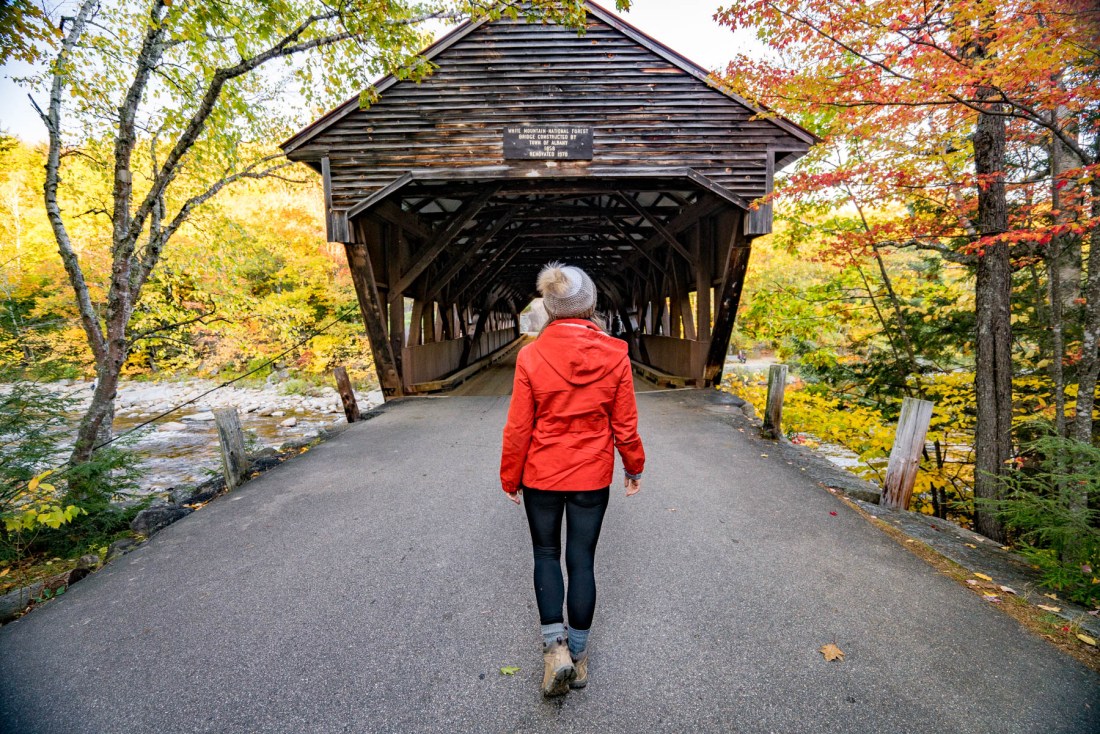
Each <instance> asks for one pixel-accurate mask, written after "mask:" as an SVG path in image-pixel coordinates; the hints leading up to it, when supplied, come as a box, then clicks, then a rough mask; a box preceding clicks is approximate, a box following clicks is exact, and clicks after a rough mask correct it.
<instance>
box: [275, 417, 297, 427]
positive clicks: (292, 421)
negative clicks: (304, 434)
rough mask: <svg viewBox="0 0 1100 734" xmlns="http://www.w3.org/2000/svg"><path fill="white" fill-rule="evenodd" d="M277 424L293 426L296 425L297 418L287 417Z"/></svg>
mask: <svg viewBox="0 0 1100 734" xmlns="http://www.w3.org/2000/svg"><path fill="white" fill-rule="evenodd" d="M279 425H280V426H281V427H283V428H293V427H294V426H296V425H298V419H297V418H287V419H286V420H285V421H283V422H282V423H280V424H279Z"/></svg>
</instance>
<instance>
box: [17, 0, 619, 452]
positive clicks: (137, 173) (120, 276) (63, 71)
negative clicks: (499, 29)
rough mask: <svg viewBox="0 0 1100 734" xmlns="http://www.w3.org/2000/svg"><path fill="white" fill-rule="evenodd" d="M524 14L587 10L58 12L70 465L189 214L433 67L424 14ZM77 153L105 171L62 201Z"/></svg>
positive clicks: (550, 5) (357, 4) (48, 96)
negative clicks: (354, 105) (105, 259)
mask: <svg viewBox="0 0 1100 734" xmlns="http://www.w3.org/2000/svg"><path fill="white" fill-rule="evenodd" d="M618 4H619V5H620V6H625V5H626V4H627V3H626V2H625V0H620V2H619V3H618ZM63 7H66V8H68V7H69V6H63ZM520 12H523V13H526V14H529V15H535V16H540V17H547V18H550V19H554V20H558V21H561V22H565V23H578V22H579V21H580V20H581V19H583V17H584V10H583V3H580V2H577V1H576V0H568V1H563V0H539V1H538V2H535V3H527V2H518V0H515V1H505V2H501V1H494V0H426V1H424V2H417V1H416V0H337V1H336V2H330V1H326V0H265V2H259V3H229V2H224V1H223V0H204V1H203V2H190V1H185V2H170V1H169V0H121V1H120V2H115V3H99V2H97V1H96V0H85V1H84V2H81V3H80V4H79V5H78V6H76V7H75V9H74V12H73V13H72V15H69V16H66V17H63V18H61V19H60V22H59V23H58V28H59V30H60V40H59V42H58V44H57V46H56V50H55V53H54V55H53V59H52V62H51V63H50V64H49V68H48V70H47V71H46V73H45V74H43V75H42V77H41V78H40V79H38V80H37V81H36V82H32V86H33V88H34V90H33V92H32V100H33V101H34V102H35V103H36V108H37V110H38V112H39V114H40V116H41V118H42V121H43V123H44V124H45V126H46V129H47V132H48V134H49V150H48V155H47V161H46V181H45V187H44V196H45V205H46V210H47V213H48V216H49V220H50V224H51V226H52V229H53V234H54V238H55V239H56V242H57V247H58V251H59V253H60V255H61V259H62V261H63V263H64V266H65V270H66V273H67V276H68V281H69V285H70V286H71V288H72V293H73V296H74V298H75V301H76V304H77V307H78V311H79V316H80V322H81V325H82V327H83V330H84V332H85V335H86V337H87V342H88V346H89V348H90V351H91V353H92V355H93V356H94V359H95V364H96V378H97V382H96V387H95V391H94V396H93V399H92V402H91V405H90V407H89V409H88V411H87V413H86V414H85V415H84V417H83V419H82V420H81V422H80V426H79V429H78V434H77V439H76V444H75V447H74V449H73V452H72V457H71V459H72V461H73V462H74V463H81V462H84V461H86V460H87V459H88V458H89V456H90V455H91V453H92V451H93V450H94V449H95V447H96V446H97V444H100V443H102V442H103V441H104V440H106V439H107V437H108V436H109V435H110V433H111V426H112V422H113V405H114V397H115V393H116V390H117V386H118V380H119V375H120V371H121V369H122V366H123V364H124V363H125V362H126V360H127V357H128V356H129V354H130V352H131V349H132V346H133V345H132V334H131V331H130V324H131V319H132V317H133V314H134V310H135V308H136V306H137V304H138V303H139V302H140V299H141V296H142V292H143V289H144V288H145V287H146V285H147V283H148V281H149V278H150V276H151V275H152V273H153V272H154V271H155V269H156V268H157V266H158V263H160V261H161V258H162V254H163V252H164V250H165V248H166V246H167V245H168V244H169V242H170V241H171V240H172V238H173V236H175V235H176V234H177V233H178V232H179V231H180V230H181V228H183V227H185V226H186V225H187V223H188V220H189V218H190V217H191V215H192V214H193V212H194V211H195V210H196V209H197V208H199V207H201V206H202V205H203V204H204V203H205V202H207V201H209V200H210V199H212V198H213V197H215V196H216V195H217V194H218V193H219V192H220V191H221V190H223V189H224V188H225V187H227V186H231V185H233V184H234V183H236V182H239V181H243V180H248V179H255V178H258V177H264V176H269V175H273V174H277V173H278V172H280V171H281V170H282V169H283V168H284V166H286V165H287V164H286V162H285V161H283V160H280V159H279V157H278V154H277V153H276V152H275V151H274V145H275V144H276V143H277V142H278V141H279V140H281V139H283V138H284V137H285V136H286V135H287V134H289V132H291V131H292V130H294V129H296V128H297V127H298V126H300V125H302V124H303V123H304V122H306V121H307V119H308V118H309V117H310V116H312V115H316V114H317V113H318V112H320V111H321V110H322V109H324V108H325V107H327V106H329V105H331V104H332V103H333V102H334V101H335V100H336V99H341V98H345V97H347V96H348V95H349V94H351V93H352V92H359V91H361V90H363V89H364V88H367V87H368V86H369V81H370V79H372V78H375V77H377V76H379V75H380V74H382V73H383V72H391V71H393V72H396V73H398V74H399V75H401V76H402V77H406V78H417V77H420V76H423V75H424V74H427V73H430V71H431V69H430V64H429V63H428V62H427V61H426V60H425V59H423V58H422V57H418V56H417V53H418V52H419V51H420V50H421V49H422V48H423V47H424V45H425V43H426V41H427V39H428V35H427V31H426V27H427V26H426V24H427V23H430V22H436V23H439V22H441V21H457V20H460V19H464V18H479V17H486V16H499V15H500V14H502V13H509V14H512V15H516V14H518V13H520ZM369 97H370V95H369V94H368V95H364V99H369ZM102 141H108V144H107V145H106V146H104V145H102V144H101V142H102ZM76 156H81V157H85V158H88V159H89V160H91V161H93V162H94V164H95V165H96V166H98V167H99V169H100V170H101V171H102V174H103V176H104V177H105V179H106V180H107V181H109V194H108V195H107V196H106V197H105V198H104V199H103V200H102V201H100V202H99V203H98V204H97V205H95V206H92V207H91V208H90V209H89V210H88V211H65V210H64V209H63V208H62V206H61V197H60V196H59V192H60V191H61V190H62V189H63V187H65V186H66V184H67V182H66V170H67V161H68V160H71V159H72V158H74V157H76ZM78 217H82V218H94V220H95V222H97V223H98V225H99V232H98V236H95V237H90V238H88V239H87V240H86V241H75V240H74V239H73V237H72V235H71V230H72V223H73V221H74V219H75V218H78ZM97 250H98V251H99V252H103V253H109V260H110V263H111V267H110V275H109V277H108V279H107V281H106V282H103V283H95V282H90V281H89V280H88V278H87V273H86V271H85V268H84V265H83V262H82V261H83V258H85V257H87V256H88V253H89V251H97Z"/></svg>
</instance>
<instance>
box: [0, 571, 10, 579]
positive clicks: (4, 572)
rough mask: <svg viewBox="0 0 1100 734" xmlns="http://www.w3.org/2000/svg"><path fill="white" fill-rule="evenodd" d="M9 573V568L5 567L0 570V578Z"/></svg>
mask: <svg viewBox="0 0 1100 734" xmlns="http://www.w3.org/2000/svg"><path fill="white" fill-rule="evenodd" d="M9 573H11V568H5V569H4V570H3V571H0V579H2V578H4V577H5V576H7V575H8V574H9Z"/></svg>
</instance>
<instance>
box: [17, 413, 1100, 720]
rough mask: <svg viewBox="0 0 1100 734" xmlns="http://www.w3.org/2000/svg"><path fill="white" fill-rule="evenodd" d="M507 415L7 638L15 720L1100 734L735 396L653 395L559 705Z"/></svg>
mask: <svg viewBox="0 0 1100 734" xmlns="http://www.w3.org/2000/svg"><path fill="white" fill-rule="evenodd" d="M507 402H508V401H507V398H503V397H439V398H424V399H410V400H406V401H402V402H398V403H395V404H392V405H390V406H388V407H387V408H386V409H385V410H384V411H383V412H382V413H381V414H380V415H378V416H377V417H375V418H373V419H372V420H370V421H367V422H365V423H362V424H359V425H355V426H352V427H350V428H349V429H348V430H347V431H345V432H344V433H342V434H340V435H339V436H337V437H335V438H334V439H332V440H330V441H328V442H327V443H325V444H323V445H321V446H319V447H317V448H316V449H314V450H312V451H310V452H308V453H307V454H305V455H303V456H301V457H299V458H296V459H294V460H293V461H291V462H289V463H287V464H286V465H284V466H282V467H280V468H279V469H276V470H274V471H272V472H270V473H268V474H266V475H264V476H262V477H260V478H258V479H256V480H255V481H253V482H250V483H249V484H247V485H245V486H244V487H243V488H241V489H240V490H238V491H236V492H234V493H232V494H229V495H226V496H224V497H221V498H219V499H217V500H215V501H214V502H213V503H211V504H210V505H208V506H206V507H205V508H203V509H202V510H201V511H198V512H196V513H194V514H193V515H191V516H189V517H187V518H185V519H183V520H181V521H180V522H178V523H176V524H175V525H172V526H171V527H169V528H167V529H166V530H164V531H163V532H161V533H159V534H158V535H156V536H154V537H153V538H152V540H151V541H150V542H149V543H147V544H145V545H144V546H142V547H140V548H139V549H137V550H136V551H134V552H133V553H131V554H129V555H127V556H124V557H122V558H121V559H119V560H117V561H115V562H114V563H112V564H111V565H110V566H109V567H108V568H106V569H105V570H103V571H101V572H99V573H97V574H95V575H93V576H92V577H91V578H89V579H87V580H85V581H82V582H81V583H80V584H77V585H76V586H74V587H73V588H72V589H71V590H70V591H69V592H68V593H67V594H65V595H64V596H63V597H61V598H59V599H58V600H56V601H52V602H50V603H48V604H46V605H45V606H44V607H42V608H40V609H38V610H36V611H35V612H33V613H32V614H30V615H28V616H27V617H25V618H23V619H21V620H19V621H17V622H15V623H13V624H10V625H8V626H6V627H4V628H2V629H0V729H2V730H3V731H5V732H20V733H21V734H28V733H33V732H68V733H70V734H78V733H79V732H158V733H161V734H167V733H170V732H189V733H190V732H219V733H232V732H265V733H266V732H295V733H296V734H297V733H300V732H310V733H311V734H313V733H317V732H394V731H410V732H520V731H522V732H528V731H530V732H534V731H539V732H573V731H576V732H581V731H583V732H592V731H600V732H640V731H645V732H651V731H669V732H683V731H706V732H732V731H737V732H809V731H833V732H836V731H843V732H876V733H878V732H909V733H912V732H990V731H997V732H1040V731H1041V732H1086V731H1096V722H1097V718H1096V712H1097V710H1100V709H1098V708H1097V707H1098V706H1100V701H1098V691H1100V678H1098V676H1096V675H1095V674H1094V673H1092V672H1090V671H1088V670H1087V669H1085V668H1084V667H1083V666H1081V665H1080V664H1078V663H1077V662H1075V661H1074V660H1072V659H1070V658H1068V657H1065V656H1063V655H1062V654H1061V653H1060V652H1058V651H1057V650H1055V649H1054V648H1052V647H1050V646H1048V645H1047V644H1046V643H1045V642H1043V641H1042V640H1040V639H1038V638H1036V637H1034V636H1032V635H1030V634H1029V633H1027V632H1026V631H1024V630H1023V629H1022V628H1021V627H1019V626H1018V625H1017V624H1016V623H1015V622H1014V621H1013V620H1012V619H1010V618H1008V617H1007V616H1004V615H1002V614H1000V613H999V612H997V611H996V610H995V609H994V608H993V607H992V605H990V604H988V603H986V602H983V601H982V600H981V599H979V598H978V597H977V596H976V595H974V594H971V593H969V592H967V591H966V590H965V589H961V588H959V587H958V585H957V584H955V583H954V582H953V581H951V580H949V579H947V578H945V577H943V576H940V575H938V574H937V573H936V572H934V571H933V570H932V569H931V568H930V567H928V566H927V565H925V564H924V563H923V562H922V561H920V560H918V559H917V558H916V557H914V556H912V555H910V554H909V553H907V552H906V551H905V550H904V549H902V548H901V547H899V546H898V545H897V544H895V543H894V542H893V541H891V540H889V539H888V538H887V537H886V536H885V535H883V534H882V533H881V532H880V531H878V530H876V529H875V528H873V527H871V526H870V525H868V524H867V523H866V522H864V521H863V520H862V519H861V518H859V517H858V516H857V515H856V514H855V513H853V512H851V511H849V510H848V509H847V508H846V506H845V505H843V504H842V503H841V502H839V501H838V500H837V499H836V498H835V497H833V496H832V495H830V494H829V493H827V492H825V491H823V490H821V489H820V488H819V487H818V486H816V485H815V483H814V482H813V481H812V480H811V479H810V478H809V476H808V474H809V472H802V471H801V470H800V469H801V467H800V466H799V465H798V463H797V462H798V460H797V458H796V457H795V455H793V454H791V453H790V452H787V451H786V450H781V449H779V447H775V446H773V445H770V444H767V443H765V442H763V441H761V440H759V439H756V438H755V437H753V434H752V432H751V431H750V430H748V429H747V428H746V431H745V432H744V433H742V432H740V431H738V427H744V423H743V422H740V418H739V417H738V415H737V413H736V411H733V410H732V409H731V408H730V407H729V406H726V405H723V404H721V402H720V400H719V396H718V395H717V394H716V393H714V392H711V391H708V392H703V391H682V392H658V393H649V394H645V395H641V396H640V397H639V404H640V409H641V423H642V431H643V436H644V438H645V440H646V442H647V450H648V453H649V462H650V463H649V465H648V467H647V470H646V480H645V486H644V488H643V491H642V493H641V494H640V495H639V496H637V497H635V498H631V499H626V498H625V497H623V496H622V494H621V490H619V488H618V487H616V492H615V493H614V495H613V499H612V503H611V508H610V510H609V512H608V516H607V521H606V525H605V529H604V534H603V537H602V539H601V542H600V552H599V554H598V557H597V575H598V578H599V583H600V587H599V588H600V598H599V601H598V608H597V618H596V624H595V631H594V632H593V636H592V665H591V673H590V675H591V684H590V685H589V687H588V689H587V690H585V691H582V692H574V693H571V694H570V695H569V696H568V697H567V698H566V699H565V700H564V701H557V702H545V701H543V700H541V698H540V697H539V695H538V692H537V687H538V679H539V675H540V665H541V660H540V654H539V647H538V645H539V638H538V633H537V629H538V628H537V624H538V620H537V617H536V612H535V609H534V597H533V593H532V590H531V581H530V574H531V560H530V557H529V553H530V550H529V539H528V536H527V529H526V524H525V521H524V518H523V512H522V510H521V509H520V508H517V507H516V506H514V505H512V504H511V503H509V502H508V501H507V500H506V499H505V498H504V497H503V496H502V494H501V492H500V489H499V487H498V485H497V481H496V468H497V461H498V452H499V448H500V430H501V426H502V424H503V421H504V415H505V411H506V408H507ZM765 454H767V456H765ZM788 461H792V462H794V463H790V464H789V463H787V462H788ZM830 511H835V512H836V513H837V515H836V516H832V515H830ZM834 641H835V642H836V643H837V644H838V645H839V646H840V647H841V648H842V649H843V650H844V651H845V653H846V654H847V657H846V659H845V660H844V661H843V662H839V663H826V662H825V661H824V660H823V659H822V656H821V655H820V654H819V653H818V652H817V650H818V648H819V647H821V646H822V645H823V644H825V643H828V642H834ZM507 665H516V666H519V667H520V668H521V670H520V671H519V673H518V674H516V675H515V676H513V677H509V676H504V675H501V673H500V672H499V670H500V668H501V666H507ZM1090 705H1091V706H1092V708H1091V709H1090V708H1089V706H1090Z"/></svg>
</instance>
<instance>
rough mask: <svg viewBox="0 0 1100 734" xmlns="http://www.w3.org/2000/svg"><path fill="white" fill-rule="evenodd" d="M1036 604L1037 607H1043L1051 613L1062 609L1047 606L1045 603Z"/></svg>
mask: <svg viewBox="0 0 1100 734" xmlns="http://www.w3.org/2000/svg"><path fill="white" fill-rule="evenodd" d="M1036 606H1037V607H1039V608H1040V609H1045V610H1046V611H1048V612H1050V613H1052V614H1057V613H1058V612H1060V611H1062V608H1061V607H1052V606H1047V605H1046V604H1036Z"/></svg>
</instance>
